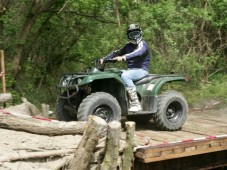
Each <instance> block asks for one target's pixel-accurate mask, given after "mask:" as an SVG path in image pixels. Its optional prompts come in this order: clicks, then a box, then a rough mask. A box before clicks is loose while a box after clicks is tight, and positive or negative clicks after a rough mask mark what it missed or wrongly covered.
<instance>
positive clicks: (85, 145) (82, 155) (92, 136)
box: [68, 116, 107, 170]
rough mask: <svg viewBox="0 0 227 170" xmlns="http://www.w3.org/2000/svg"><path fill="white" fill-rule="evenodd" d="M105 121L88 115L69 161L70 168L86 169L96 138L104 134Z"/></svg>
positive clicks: (96, 141)
mask: <svg viewBox="0 0 227 170" xmlns="http://www.w3.org/2000/svg"><path fill="white" fill-rule="evenodd" d="M106 131H107V123H106V121H105V120H103V119H102V118H100V117H97V116H89V119H88V122H87V126H86V128H85V131H84V134H83V138H82V140H81V141H80V144H79V146H78V148H77V150H76V152H75V154H74V158H73V160H72V161H71V162H70V163H69V166H68V167H69V169H70V170H72V169H73V170H87V169H88V166H89V163H90V160H91V158H92V155H93V152H94V149H95V147H96V145H97V144H98V140H99V139H100V138H102V137H103V136H106Z"/></svg>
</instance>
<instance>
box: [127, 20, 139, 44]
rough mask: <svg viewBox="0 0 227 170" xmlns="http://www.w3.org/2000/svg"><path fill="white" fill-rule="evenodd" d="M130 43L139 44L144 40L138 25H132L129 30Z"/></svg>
mask: <svg viewBox="0 0 227 170" xmlns="http://www.w3.org/2000/svg"><path fill="white" fill-rule="evenodd" d="M127 37H128V40H129V42H131V43H133V44H138V43H139V42H140V41H141V40H142V30H141V28H140V27H139V26H138V25H137V24H130V25H129V26H128V28H127Z"/></svg>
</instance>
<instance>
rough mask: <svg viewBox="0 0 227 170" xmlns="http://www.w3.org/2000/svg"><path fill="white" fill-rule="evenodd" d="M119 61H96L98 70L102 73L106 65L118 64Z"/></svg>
mask: <svg viewBox="0 0 227 170" xmlns="http://www.w3.org/2000/svg"><path fill="white" fill-rule="evenodd" d="M116 62H117V59H108V60H104V61H103V63H102V64H101V63H100V59H96V62H95V63H96V68H98V69H99V70H100V71H103V70H104V68H105V66H106V63H116Z"/></svg>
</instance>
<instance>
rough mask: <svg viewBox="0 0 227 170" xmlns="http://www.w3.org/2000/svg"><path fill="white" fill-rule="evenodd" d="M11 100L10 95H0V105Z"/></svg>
mask: <svg viewBox="0 0 227 170" xmlns="http://www.w3.org/2000/svg"><path fill="white" fill-rule="evenodd" d="M10 100H12V95H11V93H0V103H5V102H8V101H10Z"/></svg>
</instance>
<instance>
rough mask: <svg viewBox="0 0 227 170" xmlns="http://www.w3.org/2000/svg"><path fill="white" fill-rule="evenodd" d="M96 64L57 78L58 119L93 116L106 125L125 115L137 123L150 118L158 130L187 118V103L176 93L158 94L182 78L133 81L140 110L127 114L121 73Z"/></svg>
mask: <svg viewBox="0 0 227 170" xmlns="http://www.w3.org/2000/svg"><path fill="white" fill-rule="evenodd" d="M107 62H113V60H109V61H106V62H105V63H107ZM97 63H98V62H97ZM97 63H96V67H90V68H87V70H86V71H84V72H80V73H76V74H65V75H64V76H63V77H62V78H61V79H60V81H59V83H58V85H57V88H58V90H59V97H58V100H57V103H56V111H55V115H56V117H57V119H58V120H60V121H86V120H87V118H88V116H89V115H96V116H99V117H101V118H103V119H104V120H106V121H107V122H110V121H114V120H120V119H121V116H126V117H127V118H128V120H130V121H135V122H137V123H147V122H149V121H150V120H151V118H152V119H153V122H154V123H155V125H156V126H158V127H159V128H160V129H162V130H169V131H175V130H179V129H181V127H182V126H183V124H184V123H185V121H186V119H187V114H188V104H187V101H186V100H185V98H184V97H183V96H182V95H181V94H180V93H179V92H177V91H173V90H171V91H166V92H163V93H162V94H159V91H160V90H161V88H162V87H163V85H164V84H166V83H170V82H173V81H185V80H186V78H185V76H183V75H175V74H170V75H158V74H149V75H148V76H146V77H144V78H142V79H141V80H138V81H135V82H134V84H135V85H136V89H137V95H138V97H139V100H140V102H141V107H142V110H141V111H139V112H129V111H128V109H129V98H128V95H127V91H126V86H125V84H124V82H123V81H122V79H121V77H120V76H121V73H122V70H120V69H117V68H107V69H105V63H104V64H103V65H102V67H100V65H99V64H97ZM98 65H99V66H98Z"/></svg>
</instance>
